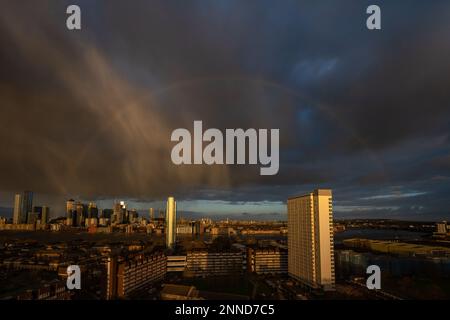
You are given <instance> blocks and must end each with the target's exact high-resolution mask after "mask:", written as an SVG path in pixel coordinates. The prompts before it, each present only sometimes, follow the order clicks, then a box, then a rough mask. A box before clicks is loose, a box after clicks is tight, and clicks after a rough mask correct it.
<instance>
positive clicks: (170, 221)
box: [166, 197, 177, 248]
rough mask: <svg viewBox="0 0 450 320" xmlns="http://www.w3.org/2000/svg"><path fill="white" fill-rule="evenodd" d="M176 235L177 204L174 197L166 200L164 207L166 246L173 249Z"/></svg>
mask: <svg viewBox="0 0 450 320" xmlns="http://www.w3.org/2000/svg"><path fill="white" fill-rule="evenodd" d="M176 234H177V202H176V201H175V198H174V197H169V198H168V199H167V206H166V246H167V247H168V248H173V246H174V245H175V241H176V239H175V238H176Z"/></svg>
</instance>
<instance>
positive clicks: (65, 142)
mask: <svg viewBox="0 0 450 320" xmlns="http://www.w3.org/2000/svg"><path fill="white" fill-rule="evenodd" d="M70 4H77V5H79V6H80V8H81V15H82V29H81V30H78V31H69V30H68V29H67V28H66V18H67V15H66V8H67V6H68V5H70ZM370 4H373V3H372V2H371V1H360V0H355V1H350V0H343V1H320V2H319V1H314V2H312V1H289V0H285V1H268V0H258V1H256V0H254V1H252V0H250V1H237V0H236V1H233V0H229V1H222V0H215V1H194V0H190V1H185V0H178V1H175V0H161V1H152V0H150V1H142V0H135V1H132V2H128V1H116V0H108V1H100V0H86V1H75V0H71V1H56V0H53V1H49V0H41V1H39V3H38V4H37V3H36V2H35V1H14V0H3V1H2V2H1V4H0V6H1V10H0V43H1V47H0V70H1V72H0V145H1V146H2V148H1V152H0V207H5V208H10V207H12V204H13V195H14V193H17V192H21V191H23V190H33V191H34V192H35V204H37V205H39V204H41V205H42V204H47V205H49V206H50V207H51V208H52V215H54V216H60V215H63V212H64V206H65V200H66V199H68V198H75V199H80V200H82V201H96V202H98V203H99V206H100V207H104V208H106V207H112V203H113V201H114V200H115V199H117V200H123V199H125V200H126V201H127V202H128V203H129V207H135V208H137V209H141V210H146V209H148V208H149V207H155V208H163V207H164V201H165V200H164V199H166V198H167V196H169V195H173V196H175V197H176V199H177V200H178V209H179V210H180V211H184V212H186V213H193V214H194V213H195V214H200V215H205V216H212V217H213V216H217V215H229V216H230V217H236V218H246V219H247V218H255V219H256V218H257V219H278V218H279V219H285V218H286V199H287V198H288V197H289V196H292V195H297V194H304V193H307V192H310V191H312V190H313V189H316V188H332V189H333V201H334V211H335V216H336V217H337V218H392V219H411V220H424V221H429V220H441V219H447V220H448V219H450V209H449V208H450V206H449V205H450V200H449V199H450V198H449V193H450V140H449V129H450V90H449V85H450V3H449V2H448V1H439V0H436V1H419V0H417V1H416V0H409V1H377V4H378V5H379V6H380V8H381V14H382V15H381V17H382V18H381V19H382V29H381V30H376V31H369V30H368V29H367V28H366V19H367V17H368V15H367V14H366V8H367V7H368V6H369V5H370ZM194 120H201V121H203V126H204V128H205V129H206V128H218V129H220V130H225V129H226V128H243V129H247V128H265V129H271V128H277V129H279V130H280V169H279V172H278V174H277V175H274V176H261V175H260V174H259V167H260V166H259V165H257V166H249V165H213V166H207V165H195V166H194V165H191V166H176V165H174V164H173V163H172V162H171V159H170V153H171V149H172V148H173V146H174V143H173V142H171V141H170V135H171V132H172V131H173V130H175V129H177V128H187V129H188V130H190V131H192V130H193V129H192V128H193V121H194Z"/></svg>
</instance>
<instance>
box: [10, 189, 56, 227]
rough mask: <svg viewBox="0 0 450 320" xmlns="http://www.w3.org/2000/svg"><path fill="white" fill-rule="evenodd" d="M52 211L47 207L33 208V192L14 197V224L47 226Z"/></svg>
mask: <svg viewBox="0 0 450 320" xmlns="http://www.w3.org/2000/svg"><path fill="white" fill-rule="evenodd" d="M49 212H50V209H49V207H46V206H33V192H31V191H24V192H23V193H21V194H20V193H18V194H16V195H15V197H14V211H13V224H34V223H37V222H39V223H41V224H46V223H47V220H48V216H49Z"/></svg>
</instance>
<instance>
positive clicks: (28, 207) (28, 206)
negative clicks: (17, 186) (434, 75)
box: [20, 191, 33, 223]
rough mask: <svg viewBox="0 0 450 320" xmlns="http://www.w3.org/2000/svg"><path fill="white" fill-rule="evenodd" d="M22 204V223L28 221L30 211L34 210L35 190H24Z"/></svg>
mask: <svg viewBox="0 0 450 320" xmlns="http://www.w3.org/2000/svg"><path fill="white" fill-rule="evenodd" d="M21 200H22V201H21V205H20V223H27V217H28V212H33V192H31V191H24V192H23V194H22V199H21Z"/></svg>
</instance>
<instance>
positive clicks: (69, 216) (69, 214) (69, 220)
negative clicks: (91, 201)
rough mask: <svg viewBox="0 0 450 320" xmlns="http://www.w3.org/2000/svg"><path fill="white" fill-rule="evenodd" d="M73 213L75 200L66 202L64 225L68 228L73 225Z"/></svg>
mask: <svg viewBox="0 0 450 320" xmlns="http://www.w3.org/2000/svg"><path fill="white" fill-rule="evenodd" d="M74 212H75V200H73V199H69V200H67V202H66V225H68V226H73V225H74V221H73V216H74V214H73V213H74Z"/></svg>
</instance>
